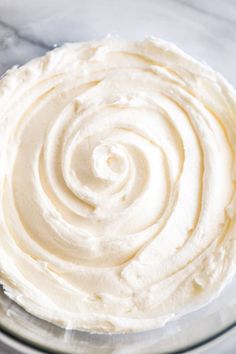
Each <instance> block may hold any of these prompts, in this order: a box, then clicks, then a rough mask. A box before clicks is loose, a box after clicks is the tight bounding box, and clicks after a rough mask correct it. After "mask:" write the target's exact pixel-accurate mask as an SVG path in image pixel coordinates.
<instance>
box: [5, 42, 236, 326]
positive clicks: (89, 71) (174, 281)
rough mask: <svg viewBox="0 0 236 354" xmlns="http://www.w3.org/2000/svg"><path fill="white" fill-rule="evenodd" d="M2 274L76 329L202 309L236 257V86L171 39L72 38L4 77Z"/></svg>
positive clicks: (16, 290) (18, 294)
mask: <svg viewBox="0 0 236 354" xmlns="http://www.w3.org/2000/svg"><path fill="white" fill-rule="evenodd" d="M0 137H1V139H0V147H1V149H0V163H1V168H0V282H1V283H2V284H3V285H4V289H5V292H6V293H7V294H8V295H9V296H10V297H11V298H12V299H13V300H15V301H16V302H17V303H18V304H20V305H21V306H23V307H24V308H25V309H26V310H27V311H29V312H30V313H32V314H34V315H36V316H38V317H41V318H43V319H46V320H48V321H50V322H53V323H55V324H57V325H59V326H63V327H66V328H74V329H82V330H88V331H92V332H130V331H141V330H147V329H151V328H155V327H158V326H162V325H163V324H165V323H166V322H167V321H168V320H169V319H171V318H174V317H175V316H176V315H179V314H182V313H185V312H188V311H190V310H192V309H194V308H197V307H199V306H201V305H203V304H205V303H207V302H208V301H209V300H211V299H212V298H213V297H214V296H216V295H217V294H218V293H219V291H220V290H221V289H222V287H223V286H224V285H225V284H226V283H227V281H229V279H231V278H232V276H233V275H234V272H235V263H236V247H235V239H236V229H235V211H236V199H235V191H236V185H235V176H236V169H235V161H236V160H235V157H236V92H235V91H234V89H233V88H232V87H231V86H230V85H229V84H228V83H227V82H226V81H225V80H224V79H223V78H222V77H221V76H220V75H219V74H218V73H216V72H214V71H212V70H211V69H210V68H208V67H206V66H205V65H202V64H200V63H199V62H197V61H196V60H194V59H192V58H191V57H189V56H187V55H186V54H184V53H183V52H182V51H180V50H179V49H178V48H177V47H175V46H174V45H172V44H171V43H167V42H165V41H162V40H156V39H146V40H144V41H142V42H128V41H123V40H120V39H115V38H107V39H105V40H102V41H94V42H87V43H86V42H85V43H79V44H77V43H74V44H66V45H64V46H63V47H61V48H58V49H55V50H53V51H51V52H49V53H48V54H46V55H45V56H44V57H42V58H37V59H35V60H32V61H30V62H29V63H27V64H26V65H24V66H23V67H21V68H13V69H12V70H10V71H9V72H8V73H7V74H6V75H5V76H4V77H3V78H2V80H1V81H0Z"/></svg>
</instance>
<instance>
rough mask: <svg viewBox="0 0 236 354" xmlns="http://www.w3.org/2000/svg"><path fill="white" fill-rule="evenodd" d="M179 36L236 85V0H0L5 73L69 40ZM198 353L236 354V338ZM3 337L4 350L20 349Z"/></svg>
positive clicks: (0, 69)
mask: <svg viewBox="0 0 236 354" xmlns="http://www.w3.org/2000/svg"><path fill="white" fill-rule="evenodd" d="M107 34H115V35H120V36H122V37H125V38H135V39H142V38H144V37H146V36H150V35H154V36H157V37H161V38H164V39H167V40H170V41H173V42H174V43H176V44H177V45H178V46H180V47H181V48H182V49H184V50H185V51H186V52H188V53H189V54H191V55H193V56H195V57H196V58H198V59H200V60H202V61H204V62H206V63H208V64H209V65H210V66H212V67H213V68H214V69H215V70H217V71H219V72H221V73H222V74H223V75H224V76H225V77H227V78H228V80H229V81H230V82H231V83H232V84H233V85H234V86H236V65H235V63H236V0H93V1H88V0H45V1H42V0H41V1H37V0H0V75H1V74H2V73H4V72H5V71H6V70H7V69H9V68H10V67H11V66H13V65H19V64H22V63H24V62H26V61H27V60H29V59H31V58H33V57H35V56H39V55H42V54H44V53H45V52H46V51H47V50H49V49H51V48H53V47H54V46H55V45H60V44H62V43H64V42H66V41H81V40H89V39H94V38H101V37H104V36H105V35H107ZM212 345H213V347H212V348H208V349H205V348H203V349H201V350H200V351H197V352H198V353H200V352H201V353H205V354H213V353H214V354H221V353H223V354H231V353H232V354H233V353H235V352H236V349H235V348H236V338H235V337H234V336H233V335H231V336H230V337H229V338H226V339H225V340H223V342H221V343H219V342H217V343H213V344H212ZM15 353H16V352H14V351H13V349H10V348H9V347H7V346H6V345H3V344H1V343H0V354H15Z"/></svg>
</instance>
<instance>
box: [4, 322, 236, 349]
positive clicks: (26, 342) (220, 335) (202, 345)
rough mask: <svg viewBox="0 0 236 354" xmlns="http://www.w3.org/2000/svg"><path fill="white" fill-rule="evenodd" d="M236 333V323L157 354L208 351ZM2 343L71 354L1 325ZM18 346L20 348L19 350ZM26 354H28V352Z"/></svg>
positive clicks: (13, 346)
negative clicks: (188, 343) (180, 346)
mask: <svg viewBox="0 0 236 354" xmlns="http://www.w3.org/2000/svg"><path fill="white" fill-rule="evenodd" d="M234 332H235V333H236V321H234V322H233V323H231V324H230V325H228V326H226V327H225V328H224V329H222V330H220V331H218V332H216V333H214V334H213V335H211V336H209V337H207V338H205V339H202V340H199V341H196V342H195V343H193V344H191V345H188V346H184V347H182V348H180V349H178V350H174V351H165V352H157V354H184V353H188V352H192V351H194V350H197V349H207V348H208V347H209V346H212V345H215V344H216V343H217V342H219V341H222V340H225V339H226V338H227V337H228V336H230V335H232V333H234ZM1 341H2V342H3V343H5V344H6V345H8V346H9V345H10V346H11V347H12V348H14V349H16V350H19V351H21V348H22V349H24V350H27V352H28V353H29V354H31V353H32V354H33V353H35V354H70V353H69V352H65V351H58V350H53V349H51V348H48V347H46V346H43V345H41V344H39V343H36V342H35V341H33V340H30V339H27V338H25V337H23V336H21V335H19V334H17V333H16V332H14V331H11V330H10V329H8V328H6V327H5V326H3V325H2V324H0V343H1ZM17 346H18V347H19V348H17ZM22 353H23V352H22ZM24 353H25V354H27V353H26V352H24ZM72 354H73V353H72Z"/></svg>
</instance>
